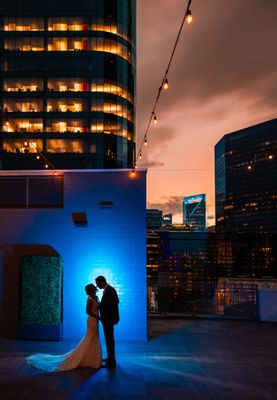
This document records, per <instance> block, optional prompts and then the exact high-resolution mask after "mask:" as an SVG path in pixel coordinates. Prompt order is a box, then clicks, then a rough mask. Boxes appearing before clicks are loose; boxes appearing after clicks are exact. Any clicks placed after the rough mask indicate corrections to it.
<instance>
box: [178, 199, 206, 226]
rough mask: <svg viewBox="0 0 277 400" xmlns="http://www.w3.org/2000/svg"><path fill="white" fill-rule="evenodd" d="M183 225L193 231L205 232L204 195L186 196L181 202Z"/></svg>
mask: <svg viewBox="0 0 277 400" xmlns="http://www.w3.org/2000/svg"><path fill="white" fill-rule="evenodd" d="M183 223H184V225H186V226H187V227H190V228H191V229H192V230H193V231H197V232H205V231H206V195H205V194H197V195H195V196H188V197H185V198H184V201H183Z"/></svg>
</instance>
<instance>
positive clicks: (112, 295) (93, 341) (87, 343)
mask: <svg viewBox="0 0 277 400" xmlns="http://www.w3.org/2000/svg"><path fill="white" fill-rule="evenodd" d="M95 283H96V285H97V287H98V288H99V289H103V296H102V299H101V302H100V303H99V301H98V298H97V296H96V292H97V287H96V286H94V285H93V284H92V283H91V284H89V285H87V286H86V287H85V291H86V293H87V295H88V298H87V305H86V313H87V314H88V318H87V332H86V335H85V336H84V337H83V339H82V340H81V341H80V342H79V343H78V344H77V346H76V347H75V348H74V349H73V350H71V351H70V352H69V353H66V354H62V355H50V354H41V353H39V354H34V355H31V356H29V357H27V358H26V360H27V363H28V364H31V365H33V366H35V367H36V368H39V369H42V370H45V371H68V370H72V369H75V368H78V367H90V368H100V367H104V368H115V367H116V359H115V343H114V325H116V324H117V323H118V321H119V311H118V304H119V300H118V296H117V293H116V290H115V289H114V288H113V287H112V286H110V285H109V284H108V283H107V281H106V279H105V277H104V276H98V277H97V278H96V279H95ZM98 321H101V323H102V326H103V331H104V336H105V341H106V349H107V358H106V359H105V360H102V355H101V345H100V340H99V330H98Z"/></svg>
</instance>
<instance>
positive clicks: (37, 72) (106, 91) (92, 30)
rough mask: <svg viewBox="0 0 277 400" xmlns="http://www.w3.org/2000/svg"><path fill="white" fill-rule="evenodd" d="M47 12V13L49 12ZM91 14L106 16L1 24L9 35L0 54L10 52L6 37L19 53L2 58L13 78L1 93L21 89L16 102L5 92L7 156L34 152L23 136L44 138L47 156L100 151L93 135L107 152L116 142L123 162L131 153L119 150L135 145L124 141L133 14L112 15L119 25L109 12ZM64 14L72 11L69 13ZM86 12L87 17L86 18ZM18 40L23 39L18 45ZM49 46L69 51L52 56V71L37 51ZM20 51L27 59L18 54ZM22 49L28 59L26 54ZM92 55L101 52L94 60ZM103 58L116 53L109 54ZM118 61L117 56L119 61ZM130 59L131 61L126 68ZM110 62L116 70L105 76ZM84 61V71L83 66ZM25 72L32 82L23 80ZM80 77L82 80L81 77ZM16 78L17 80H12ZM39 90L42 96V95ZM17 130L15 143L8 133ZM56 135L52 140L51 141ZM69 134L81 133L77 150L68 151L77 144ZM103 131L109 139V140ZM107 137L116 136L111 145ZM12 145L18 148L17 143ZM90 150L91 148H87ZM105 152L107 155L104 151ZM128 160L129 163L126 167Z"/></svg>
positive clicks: (129, 127) (130, 133)
mask: <svg viewBox="0 0 277 400" xmlns="http://www.w3.org/2000/svg"><path fill="white" fill-rule="evenodd" d="M76 7H77V6H76ZM42 9H43V7H42ZM78 10H81V8H79V7H77V11H76V14H75V15H78V13H79V11H78ZM128 10H129V5H128ZM48 11H49V10H48ZM71 11H72V10H71ZM42 12H43V13H44V11H42ZM93 12H96V13H97V14H98V15H103V18H101V17H100V18H99V17H93V16H90V17H87V16H84V17H80V18H79V17H78V18H75V17H58V18H56V17H46V16H44V17H40V16H37V17H33V18H31V17H27V18H25V17H24V18H23V17H22V18H21V17H20V18H18V17H16V18H15V17H12V18H3V20H2V26H0V30H2V31H5V33H4V32H3V34H2V40H1V42H2V49H3V50H4V48H5V45H4V44H5V40H11V41H12V40H16V43H12V42H11V43H10V44H11V45H12V46H13V48H15V52H12V51H6V52H4V53H3V56H5V57H6V59H5V60H3V63H2V68H1V69H2V71H3V72H5V71H6V72H9V77H8V76H7V75H6V74H5V75H6V76H4V77H3V78H2V82H1V83H2V85H1V89H0V90H1V91H2V93H3V92H19V96H17V97H18V99H15V98H14V97H15V96H14V94H15V93H9V94H8V93H6V94H5V93H3V94H2V99H3V100H2V102H1V104H0V107H1V110H0V111H2V113H1V114H2V115H1V119H2V121H1V122H2V124H1V125H2V134H3V136H2V138H1V143H2V149H3V150H4V151H6V152H11V151H15V148H17V147H20V149H21V150H20V152H30V153H32V152H33V149H28V148H26V147H25V140H23V139H22V140H21V139H20V138H19V136H20V134H22V137H25V138H26V139H27V140H28V141H30V142H31V140H33V139H32V137H34V136H36V135H37V137H38V138H42V139H43V149H42V151H47V152H53V153H56V152H77V153H78V152H88V153H95V152H96V151H95V148H94V147H95V144H91V140H92V139H91V138H92V137H96V138H98V139H99V143H102V141H104V143H105V144H104V145H105V146H107V147H108V146H110V145H112V146H113V144H115V145H116V146H117V150H116V151H115V153H116V154H117V157H118V159H119V160H120V157H121V153H122V151H124V152H125V153H126V154H127V150H126V151H125V150H124V149H123V150H122V149H121V147H122V145H124V146H125V147H126V146H127V145H128V146H129V145H130V144H129V143H127V142H125V141H121V138H127V139H128V141H131V142H133V141H134V126H133V120H134V93H133V91H134V87H133V82H132V77H133V74H134V71H133V69H134V65H133V63H134V60H135V55H134V48H133V47H132V44H133V43H135V42H134V37H135V31H134V30H133V26H132V24H133V22H131V23H130V22H129V21H130V19H129V18H130V16H129V14H128V13H127V7H126V10H125V8H124V10H123V12H120V13H119V14H118V15H117V14H114V15H117V21H116V23H115V22H114V21H112V19H111V18H107V16H108V17H109V15H106V16H105V18H104V14H105V12H103V10H102V9H100V8H98V6H97V7H95V9H94V10H93ZM67 15H69V14H68V13H67ZM83 15H87V14H85V13H83ZM70 31H72V32H70ZM74 31H76V32H74ZM131 31H132V33H131ZM20 40H21V41H23V42H22V43H20ZM18 41H19V43H18ZM54 42H55V43H54ZM124 42H125V43H124ZM14 44H15V45H16V46H14ZM18 45H19V47H18ZM23 46H24V48H23ZM51 46H54V49H53V52H56V51H57V52H58V51H59V52H62V51H63V50H64V53H67V54H58V53H56V54H55V55H54V54H53V55H51V56H50V55H49V57H48V60H50V62H49V66H48V65H47V66H46V67H45V68H46V69H44V65H45V60H46V58H45V57H46V55H43V54H39V53H40V52H43V51H46V52H47V51H51ZM6 47H7V46H6ZM56 48H57V49H56ZM19 49H20V53H22V54H19ZM17 50H18V52H17ZM23 51H25V52H26V54H23ZM30 51H34V52H37V54H36V55H35V54H34V55H33V62H32V63H29V57H30V55H29V52H30ZM74 51H78V52H79V51H80V53H78V55H77V54H76V55H75V54H74V55H73V54H72V52H74ZM85 51H88V53H85ZM92 51H97V52H99V53H100V52H102V53H104V54H94V55H92V54H91V52H92ZM69 52H71V54H69ZM105 53H108V54H111V56H108V55H107V54H105ZM117 56H119V57H118V58H117ZM92 57H94V58H93V60H92V61H89V59H91V58H92ZM15 58H16V59H17V61H16V62H15ZM125 60H127V61H129V63H128V67H127V63H126V61H125ZM103 61H104V65H105V73H104V76H105V79H104V77H103V78H102V77H101V74H99V71H100V70H101V68H103V67H102V64H103ZM112 63H113V64H114V67H113V71H115V72H114V73H111V72H108V73H107V72H106V68H107V67H108V69H109V66H108V64H112ZM81 64H83V65H86V67H85V68H82V67H79V65H81ZM68 65H70V66H71V68H70V69H71V73H72V76H73V78H69V76H70V75H69V74H68V72H69V70H67V68H68V67H67V66H68ZM126 67H127V68H126ZM27 70H28V75H29V76H30V78H27V77H26V72H27ZM58 70H59V71H60V73H61V77H62V78H61V79H59V78H56V77H57V75H56V71H58ZM44 71H45V72H44ZM46 71H47V72H46ZM110 71H112V69H110ZM28 75H27V76H28ZM78 75H79V78H76V77H77V76H78ZM12 76H14V78H12ZM19 76H21V77H22V78H19ZM39 77H41V78H39ZM66 77H68V78H66ZM130 78H131V79H130ZM8 81H9V82H8ZM15 81H17V82H16V83H15ZM20 81H21V82H20ZM28 81H29V82H28ZM62 81H64V82H62ZM6 83H7V84H6ZM72 83H73V84H72ZM29 92H38V93H34V98H30V93H29ZM48 92H49V94H48ZM58 92H59V93H60V92H63V93H64V96H65V100H64V101H62V102H61V101H60V97H61V96H58V94H57V93H58ZM25 93H26V96H25ZM41 93H43V97H42V95H41ZM94 95H96V96H94ZM101 95H102V99H99V100H97V101H93V98H94V97H97V99H98V98H100V96H101ZM106 95H109V96H106ZM77 96H79V97H77ZM25 98H26V100H25ZM16 100H17V101H16ZM4 103H5V104H4ZM7 103H8V104H7ZM3 111H4V112H3ZM18 113H20V115H19V114H18ZM91 113H93V114H91ZM57 114H59V115H57ZM62 114H63V115H62ZM57 126H58V129H57ZM64 129H65V130H64ZM12 131H14V132H12ZM13 133H14V139H9V137H11V135H10V134H13ZM55 133H59V134H61V136H62V137H63V138H64V139H59V137H58V136H59V135H55ZM84 133H85V134H87V135H86V136H84V137H85V138H86V139H84V141H83V142H82V141H80V140H81V139H80V138H81V136H82V134H84ZM52 134H53V139H49V138H50V135H52ZM67 134H70V135H67ZM71 134H76V136H77V138H76V140H77V142H76V141H75V139H74V141H75V143H77V144H76V146H75V147H74V149H72V148H69V147H68V146H70V145H69V144H70V142H71V141H72V140H73V139H72V137H73V136H71ZM79 134H80V135H79ZM90 134H92V135H90ZM94 134H95V135H94ZM101 134H105V137H106V138H104V137H103V136H101ZM107 134H109V135H111V136H112V135H116V136H118V137H119V139H116V141H114V139H112V138H111V139H109V140H107ZM98 139H95V140H96V141H97V140H98ZM18 140H19V141H21V142H20V143H21V144H20V145H18V143H16V141H18ZM34 140H40V139H34ZM50 140H51V141H52V142H50ZM93 140H94V139H93ZM118 140H119V141H118ZM13 141H14V144H15V146H13ZM90 145H91V146H92V149H93V150H91V149H90ZM101 146H102V145H101ZM101 146H100V147H101ZM124 146H123V147H124ZM37 147H39V146H37ZM100 147H99V149H100ZM125 147H124V148H125ZM130 148H131V145H130ZM120 149H121V150H120ZM126 149H127V147H126ZM128 149H129V147H128ZM17 151H18V148H17ZM100 151H102V150H101V149H100ZM105 151H106V150H105ZM125 153H124V154H125ZM122 154H123V153H122ZM125 158H126V157H125ZM125 158H124V160H123V162H124V163H125V162H126V160H125ZM99 160H100V158H99ZM101 162H102V159H101ZM128 163H129V161H128Z"/></svg>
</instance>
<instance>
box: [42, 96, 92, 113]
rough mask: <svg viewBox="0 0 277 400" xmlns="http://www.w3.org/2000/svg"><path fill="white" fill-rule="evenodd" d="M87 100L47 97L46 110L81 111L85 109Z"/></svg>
mask: <svg viewBox="0 0 277 400" xmlns="http://www.w3.org/2000/svg"><path fill="white" fill-rule="evenodd" d="M87 110H88V108H87V102H86V100H84V99H48V102H47V111H48V112H81V111H87Z"/></svg>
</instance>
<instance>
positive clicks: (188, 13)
mask: <svg viewBox="0 0 277 400" xmlns="http://www.w3.org/2000/svg"><path fill="white" fill-rule="evenodd" d="M191 2H192V0H188V5H187V8H186V12H185V14H184V17H183V19H182V22H181V26H180V28H179V31H178V34H177V37H176V40H175V43H174V46H173V50H172V52H171V55H170V58H169V62H168V65H167V68H166V70H165V73H164V76H163V79H162V83H161V85H160V87H159V89H158V94H157V97H156V99H155V102H154V105H153V108H152V111H151V114H150V118H149V121H148V124H147V126H146V130H145V133H144V135H143V140H142V143H141V145H140V147H139V150H138V152H137V155H136V159H135V161H134V164H133V170H132V174H133V173H134V170H135V168H136V166H137V163H138V160H141V159H142V148H143V146H144V145H145V146H146V145H147V135H148V132H149V129H150V126H151V122H152V120H153V121H154V124H157V122H158V118H157V115H156V112H155V111H156V107H157V104H158V101H159V99H160V96H161V93H162V89H164V90H167V89H168V87H169V82H168V77H167V76H168V73H169V70H170V67H171V64H172V60H173V57H174V54H175V51H176V48H177V45H178V42H179V39H180V36H181V33H182V30H183V26H184V23H185V21H186V22H187V23H188V24H190V23H191V22H192V13H191V10H190V6H191Z"/></svg>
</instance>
